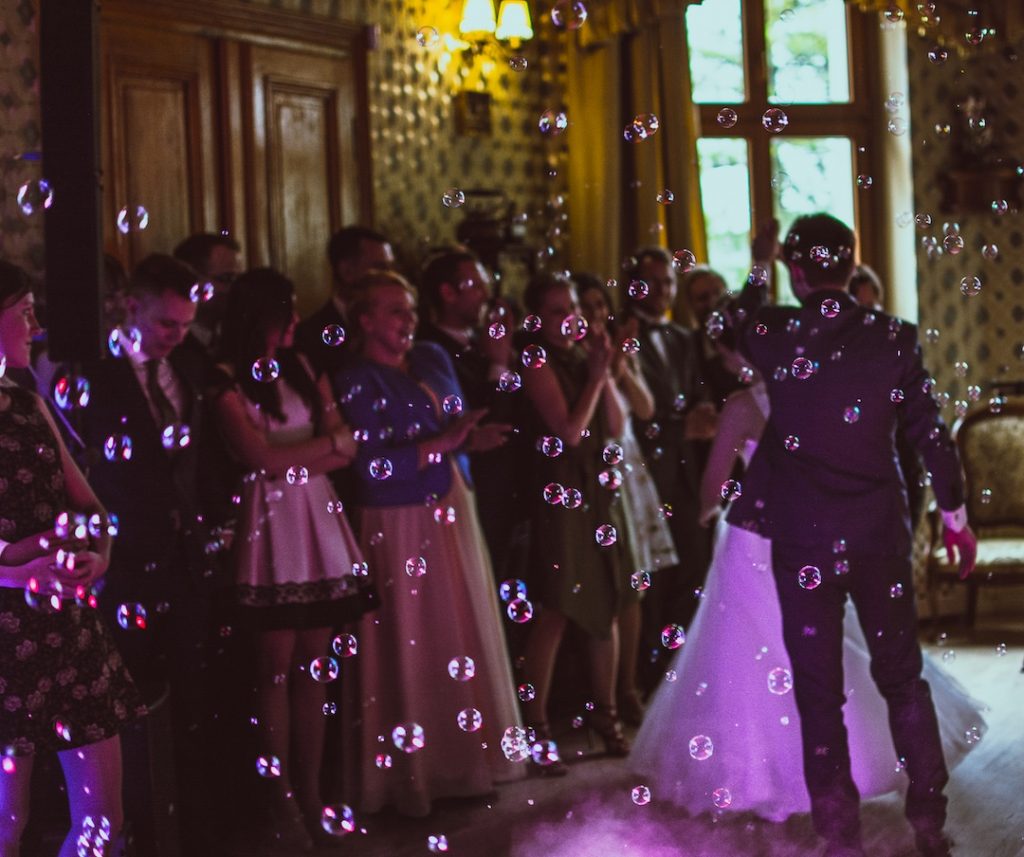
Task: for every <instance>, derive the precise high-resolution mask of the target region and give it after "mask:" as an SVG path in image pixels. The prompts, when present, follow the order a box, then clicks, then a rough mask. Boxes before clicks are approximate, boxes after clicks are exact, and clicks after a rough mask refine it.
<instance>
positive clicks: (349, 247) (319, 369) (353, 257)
mask: <svg viewBox="0 0 1024 857" xmlns="http://www.w3.org/2000/svg"><path fill="white" fill-rule="evenodd" d="M327 259H328V261H329V262H330V265H331V278H332V283H331V297H330V298H329V299H328V300H327V302H326V303H325V304H324V305H323V306H322V307H320V309H318V310H317V311H316V312H314V313H313V314H312V315H311V316H310V317H309V318H307V319H305V320H304V321H302V322H301V323H300V324H299V326H298V327H297V328H296V330H295V347H296V348H297V349H298V350H299V351H301V352H302V353H303V354H305V355H306V357H307V358H308V359H309V362H310V363H312V364H313V369H314V370H315V371H316V373H317V376H319V375H321V374H326V375H327V377H328V378H333V377H334V376H335V375H336V374H337V372H338V370H339V369H341V368H342V365H343V364H344V363H345V360H346V359H347V356H348V355H349V353H350V349H349V348H347V347H345V346H343V345H339V344H338V343H337V339H338V334H337V331H336V330H335V329H334V328H336V327H337V328H341V330H342V331H344V333H343V335H347V333H348V327H349V312H348V305H349V302H350V301H351V300H352V287H353V285H354V284H355V282H356V281H357V280H358V279H359V278H360V277H362V276H363V275H364V274H366V273H367V271H370V270H391V269H392V268H394V266H395V253H394V250H392V248H391V242H390V241H389V240H388V239H387V237H385V236H384V235H382V234H381V233H379V232H375V231H374V230H372V229H368V228H367V227H365V226H346V227H345V228H343V229H339V230H338V231H337V232H335V233H334V234H333V235H332V236H331V240H330V241H329V242H328V244H327ZM324 331H328V332H327V337H326V339H325V334H324ZM342 499H345V498H344V497H343V498H342Z"/></svg>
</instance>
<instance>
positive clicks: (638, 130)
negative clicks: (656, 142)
mask: <svg viewBox="0 0 1024 857" xmlns="http://www.w3.org/2000/svg"><path fill="white" fill-rule="evenodd" d="M660 127H661V120H659V119H658V117H657V116H656V115H655V114H653V113H638V114H637V115H636V116H634V117H633V119H632V121H630V122H627V123H626V127H625V128H624V129H623V131H622V136H623V138H624V139H625V140H626V142H627V143H639V142H641V141H642V140H647V139H650V138H651V137H653V136H654V135H655V134H657V133H658V129H659V128H660Z"/></svg>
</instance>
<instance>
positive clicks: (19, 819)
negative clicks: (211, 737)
mask: <svg viewBox="0 0 1024 857" xmlns="http://www.w3.org/2000/svg"><path fill="white" fill-rule="evenodd" d="M39 330H40V329H39V325H38V324H37V322H36V319H35V314H34V311H33V296H32V293H31V291H30V289H29V281H28V277H27V275H26V274H25V273H24V271H22V270H21V269H20V268H17V267H15V266H14V265H10V264H8V263H6V262H0V352H2V358H3V361H4V364H5V366H6V367H11V368H16V369H24V368H26V367H27V366H28V365H29V350H30V347H31V341H32V337H33V336H34V335H35V334H37V333H39ZM0 449H3V455H0V540H2V541H0V747H3V748H6V752H5V758H4V764H3V771H2V772H0V854H2V855H3V857H17V855H18V854H19V853H20V848H19V842H20V839H21V834H22V831H23V830H24V828H25V823H26V821H27V820H28V812H29V787H30V784H31V780H32V768H33V764H34V761H35V757H36V755H37V754H38V753H43V752H53V751H56V752H57V753H58V755H59V757H60V762H61V766H62V767H63V769H64V776H65V779H66V781H67V794H68V803H69V807H70V812H71V832H70V833H69V834H68V836H67V838H66V839H65V841H64V844H63V846H62V847H61V850H60V857H73V855H76V854H79V853H84V852H82V851H80V850H79V848H80V845H81V843H82V842H83V841H84V842H85V843H86V846H87V847H88V849H89V851H90V853H92V849H93V848H94V847H95V848H103V847H104V843H106V842H109V841H110V840H111V839H116V838H117V836H118V835H119V833H120V831H121V826H122V822H123V817H122V806H121V741H120V738H119V735H118V733H119V732H120V731H121V730H123V729H124V728H125V726H127V725H128V724H129V723H130V722H132V721H133V720H134V719H136V718H137V717H139V716H140V715H141V714H143V713H144V711H145V709H144V708H143V707H142V704H141V699H140V697H139V695H138V693H137V692H136V690H135V686H134V684H133V683H132V680H131V678H130V677H129V676H128V673H127V671H126V670H125V668H124V665H123V663H122V661H121V656H120V655H119V654H118V652H117V649H116V648H115V647H114V642H113V639H112V637H111V635H110V633H109V631H108V630H107V629H106V627H105V626H104V624H103V623H102V621H101V620H100V616H99V613H98V612H97V611H96V610H95V600H94V596H93V595H92V584H93V583H94V582H95V581H96V580H98V579H99V578H100V577H102V576H103V573H104V572H105V571H106V569H107V564H108V563H109V561H110V541H111V539H110V534H109V531H110V525H109V522H108V520H107V515H106V512H105V511H104V509H103V507H102V506H101V505H100V502H99V500H98V499H97V498H96V495H95V494H94V493H93V491H92V489H91V488H90V487H89V485H88V483H87V482H86V481H85V478H84V477H83V476H82V473H81V471H80V470H79V469H78V467H77V465H76V464H75V463H74V461H73V460H72V458H71V456H70V455H69V454H68V451H67V449H66V448H65V446H64V443H63V441H62V440H61V437H60V433H59V432H58V431H57V428H56V426H55V425H54V423H53V420H52V418H51V417H50V414H49V412H48V411H47V409H46V407H45V406H44V405H43V403H42V401H41V400H40V398H39V397H38V396H37V395H36V394H35V393H32V392H29V391H28V390H25V389H22V388H20V387H17V386H16V385H14V384H13V383H11V382H10V381H8V380H7V379H6V378H0ZM76 515H78V516H85V518H86V519H87V523H85V524H83V523H82V522H81V519H79V520H78V521H76V520H75V517H76ZM55 522H56V526H55ZM97 853H98V851H97Z"/></svg>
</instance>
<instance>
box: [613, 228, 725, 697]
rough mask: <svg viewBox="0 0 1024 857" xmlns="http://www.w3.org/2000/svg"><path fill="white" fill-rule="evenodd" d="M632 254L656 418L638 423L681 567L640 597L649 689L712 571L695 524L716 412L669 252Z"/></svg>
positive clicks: (634, 304)
mask: <svg viewBox="0 0 1024 857" xmlns="http://www.w3.org/2000/svg"><path fill="white" fill-rule="evenodd" d="M635 258H636V264H635V265H634V266H633V267H632V269H631V270H630V271H629V274H628V276H629V285H628V288H627V294H628V295H629V300H628V301H627V304H626V308H625V315H626V317H627V318H628V319H630V320H631V321H630V322H629V323H630V324H631V325H632V320H635V327H636V339H637V341H638V342H639V343H640V351H639V358H640V369H641V371H642V372H643V376H644V380H645V381H646V382H647V386H648V387H649V388H650V390H651V393H652V395H653V396H654V417H653V418H652V419H650V420H646V421H643V420H635V421H634V423H635V429H636V435H637V438H638V440H639V442H640V446H641V448H642V449H643V452H644V458H645V460H646V465H647V467H648V469H649V472H650V474H651V476H652V477H653V479H654V483H655V485H656V486H657V489H658V496H659V497H660V499H661V502H662V504H663V510H664V514H665V515H666V518H667V519H668V524H669V529H670V530H671V531H672V539H673V542H674V543H675V547H676V552H677V553H678V555H679V565H678V566H674V567H672V568H666V569H658V570H657V573H656V574H655V575H654V578H653V580H654V583H653V586H652V592H651V597H648V598H645V599H644V601H643V602H642V604H643V610H644V621H643V631H642V646H643V649H642V650H645V651H646V652H649V653H652V655H654V660H653V663H652V662H650V661H651V659H649V658H646V657H645V658H644V662H643V663H642V664H641V669H642V672H643V673H644V674H646V676H647V679H648V682H647V683H648V688H650V686H651V685H652V684H655V683H656V682H657V680H658V678H659V677H660V676H661V675H662V674H663V672H664V670H663V668H662V667H663V664H662V663H661V662H662V660H664V659H665V657H666V653H667V650H665V649H664V647H662V646H661V641H660V635H661V630H662V628H663V627H664V626H665V625H667V624H669V623H678V624H680V625H682V626H683V627H684V628H685V627H688V626H689V624H690V620H691V619H692V618H693V615H694V613H695V612H696V609H697V603H698V600H697V599H698V595H699V593H697V590H699V588H700V587H701V586H702V585H703V583H704V576H705V574H706V573H707V567H708V561H709V558H710V548H711V545H710V540H709V536H708V533H707V531H706V530H704V529H702V528H701V526H700V525H699V523H698V512H699V503H698V488H699V486H700V477H701V474H700V467H699V462H698V456H697V454H696V450H695V448H694V443H695V442H696V441H700V440H707V439H710V438H712V437H714V433H715V429H716V416H715V409H714V406H713V405H712V404H711V403H710V402H708V401H705V400H704V398H703V395H704V394H703V387H702V385H701V384H700V378H699V377H698V374H697V359H696V354H695V351H694V340H693V335H692V333H691V332H690V331H688V330H686V329H685V328H683V327H681V326H680V325H678V324H674V323H673V322H671V321H670V320H669V319H668V313H669V309H670V308H671V306H672V304H673V302H674V300H675V296H676V272H675V268H674V266H673V264H672V257H671V255H669V253H668V252H667V251H665V250H664V249H662V248H661V247H645V248H642V249H641V250H639V251H637V253H636V254H635ZM654 590H657V592H655V591H654Z"/></svg>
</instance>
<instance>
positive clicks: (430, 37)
mask: <svg viewBox="0 0 1024 857" xmlns="http://www.w3.org/2000/svg"><path fill="white" fill-rule="evenodd" d="M440 41H441V36H440V35H439V34H438V32H437V30H435V29H434V28H433V27H420V28H419V29H418V30H417V31H416V44H418V45H419V46H420V47H421V48H432V47H434V45H436V44H437V43H438V42H440Z"/></svg>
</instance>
